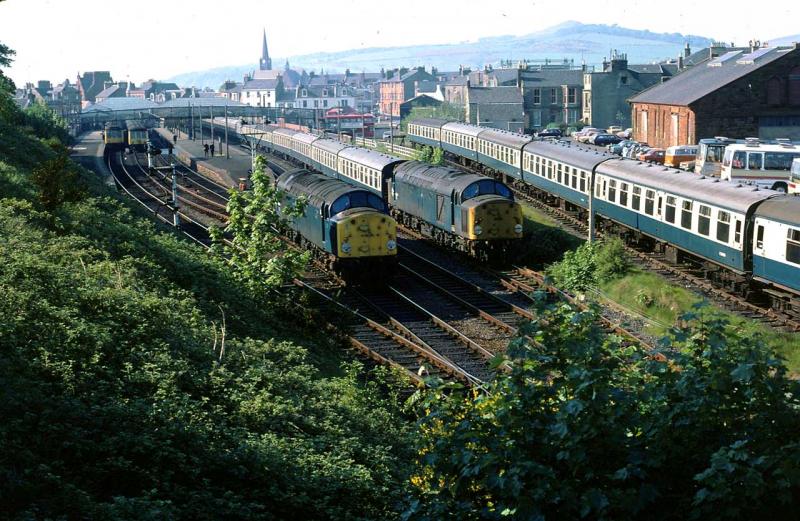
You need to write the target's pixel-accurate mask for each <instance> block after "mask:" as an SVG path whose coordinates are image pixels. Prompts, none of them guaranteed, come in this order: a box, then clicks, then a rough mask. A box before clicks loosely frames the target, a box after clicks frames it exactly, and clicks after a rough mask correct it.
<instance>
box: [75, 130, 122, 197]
mask: <svg viewBox="0 0 800 521" xmlns="http://www.w3.org/2000/svg"><path fill="white" fill-rule="evenodd" d="M76 141H77V142H76V143H75V145H73V146H72V148H71V149H70V156H71V157H72V159H73V160H75V161H76V162H78V163H80V164H81V165H82V166H83V167H85V168H87V169H89V170H91V171H93V172H95V173H96V174H97V175H98V176H100V178H101V179H102V180H103V182H104V183H105V184H107V185H109V186H114V178H113V177H112V176H111V171H110V170H109V169H108V165H107V164H106V162H105V161H104V158H103V150H104V148H105V147H104V146H103V135H102V132H100V131H99V130H95V131H92V132H86V133H84V134H81V135H80V136H78V138H77V140H76Z"/></svg>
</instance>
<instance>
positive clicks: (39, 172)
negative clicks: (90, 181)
mask: <svg viewBox="0 0 800 521" xmlns="http://www.w3.org/2000/svg"><path fill="white" fill-rule="evenodd" d="M50 147H51V149H52V150H53V153H54V157H53V158H52V159H48V160H46V161H43V162H42V163H40V164H39V166H37V167H36V168H35V169H34V170H33V173H32V174H31V181H33V184H34V185H35V186H36V188H37V189H38V196H39V202H40V203H41V205H42V208H44V210H45V211H46V212H48V213H50V214H51V215H52V213H53V212H55V210H56V209H58V207H60V206H61V205H62V204H64V203H66V202H71V201H77V200H79V199H80V198H81V197H83V195H84V194H85V191H86V187H85V184H84V183H83V181H82V180H81V178H80V175H79V173H78V170H77V169H76V168H75V165H74V164H73V163H72V161H71V160H70V158H69V151H68V150H67V149H66V147H64V146H63V145H62V144H61V143H60V142H58V141H51V142H50Z"/></svg>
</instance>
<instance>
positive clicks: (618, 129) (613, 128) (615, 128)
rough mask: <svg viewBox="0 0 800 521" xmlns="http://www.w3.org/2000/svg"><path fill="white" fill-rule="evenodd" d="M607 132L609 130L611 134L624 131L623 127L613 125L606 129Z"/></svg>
mask: <svg viewBox="0 0 800 521" xmlns="http://www.w3.org/2000/svg"><path fill="white" fill-rule="evenodd" d="M606 132H608V133H609V134H616V133H617V132H622V127H619V126H617V125H611V126H610V127H608V128H607V129H606Z"/></svg>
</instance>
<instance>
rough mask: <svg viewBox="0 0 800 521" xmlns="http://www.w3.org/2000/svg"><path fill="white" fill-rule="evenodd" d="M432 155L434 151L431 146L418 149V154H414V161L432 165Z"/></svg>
mask: <svg viewBox="0 0 800 521" xmlns="http://www.w3.org/2000/svg"><path fill="white" fill-rule="evenodd" d="M432 155H433V149H432V148H431V147H429V146H423V147H422V148H418V149H417V151H416V153H415V154H414V159H415V160H417V161H421V162H423V163H430V162H431V156H432Z"/></svg>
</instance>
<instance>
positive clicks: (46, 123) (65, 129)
mask: <svg viewBox="0 0 800 521" xmlns="http://www.w3.org/2000/svg"><path fill="white" fill-rule="evenodd" d="M25 123H26V124H27V125H29V126H30V127H31V128H32V129H33V132H34V133H35V134H36V135H37V136H39V137H41V138H43V139H48V138H56V139H58V140H59V141H60V142H61V143H63V144H65V145H69V144H70V143H71V142H72V136H70V135H69V126H68V125H67V122H66V120H65V119H64V118H62V117H61V116H59V115H58V114H57V113H56V112H55V111H54V110H53V109H51V108H50V107H48V106H47V105H45V104H43V103H34V104H33V105H31V106H30V107H28V108H27V109H25Z"/></svg>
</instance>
